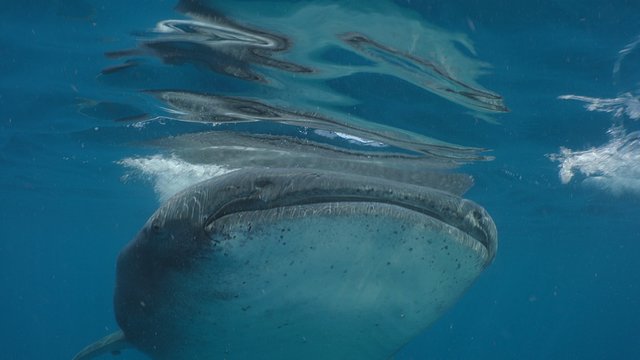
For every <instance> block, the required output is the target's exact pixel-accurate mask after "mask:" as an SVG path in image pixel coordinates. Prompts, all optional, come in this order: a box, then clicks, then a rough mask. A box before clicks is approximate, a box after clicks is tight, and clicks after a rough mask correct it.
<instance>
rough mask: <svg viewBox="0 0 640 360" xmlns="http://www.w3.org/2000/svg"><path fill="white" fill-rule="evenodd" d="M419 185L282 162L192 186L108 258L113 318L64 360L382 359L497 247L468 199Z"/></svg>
mask: <svg viewBox="0 0 640 360" xmlns="http://www.w3.org/2000/svg"><path fill="white" fill-rule="evenodd" d="M427 185H428V184H425V185H416V184H407V183H403V182H397V181H393V180H389V179H383V178H378V177H373V176H363V175H355V174H351V173H345V172H334V171H326V170H319V169H291V168H282V169H267V168H245V169H241V170H237V171H234V172H231V173H228V174H225V175H222V176H219V177H215V178H212V179H209V180H206V181H203V182H200V183H197V184H195V185H192V186H190V187H188V188H187V189H185V190H183V191H181V192H179V193H177V194H176V195H174V196H173V197H172V198H170V199H169V200H168V201H166V202H165V203H164V204H163V205H161V206H160V208H159V209H158V210H157V211H156V212H155V213H154V214H153V215H152V216H151V217H150V218H149V220H148V221H147V222H146V224H145V225H144V226H143V227H142V229H141V230H140V231H139V233H138V234H137V236H135V237H134V239H133V240H132V241H131V242H130V243H129V244H128V245H126V247H125V248H124V249H123V250H122V252H121V253H120V255H119V257H118V260H117V271H116V287H115V295H114V310H115V315H116V320H117V323H118V325H119V327H120V329H121V330H119V331H117V332H115V333H113V334H110V335H108V336H106V337H105V338H103V339H101V340H99V341H97V342H96V343H94V344H91V345H89V346H88V347H87V348H85V349H84V350H82V351H81V352H80V353H78V354H77V355H76V356H75V357H74V358H73V359H74V360H86V359H93V358H95V357H97V356H99V355H101V354H105V353H109V352H111V353H119V352H120V351H122V350H123V349H125V348H135V349H137V350H139V351H142V352H143V353H145V354H147V355H148V356H149V357H150V358H152V359H158V360H165V359H167V360H168V359H172V360H181V359H185V360H186V359H189V360H193V359H380V360H382V359H389V358H392V357H393V356H394V354H395V353H397V351H398V350H399V349H400V348H402V347H403V346H404V345H405V344H406V343H408V342H409V341H410V340H411V339H412V338H414V337H415V336H416V335H418V334H420V333H421V332H422V331H424V330H425V329H426V328H427V327H428V326H429V325H430V324H431V323H433V322H434V321H435V320H436V319H437V318H438V317H439V316H440V315H442V314H443V313H444V312H445V311H446V310H447V309H448V308H449V307H450V306H451V305H452V304H453V303H454V302H455V301H456V300H457V299H458V298H459V297H460V296H461V295H462V294H463V293H464V292H465V290H466V289H468V288H469V286H470V285H471V284H472V283H473V282H474V280H475V279H476V278H477V277H478V276H479V275H480V274H481V273H482V271H483V270H484V269H485V268H486V267H487V266H488V265H489V264H490V263H491V262H492V260H493V259H494V257H495V254H496V250H497V244H498V242H497V231H496V227H495V224H494V222H493V220H492V219H491V217H490V215H489V214H488V213H487V212H486V211H485V210H484V209H483V208H482V207H481V206H479V205H477V204H475V203H474V202H472V201H470V200H466V199H463V198H461V197H460V196H458V195H454V194H452V193H449V192H446V191H442V190H438V189H435V188H432V187H429V186H427Z"/></svg>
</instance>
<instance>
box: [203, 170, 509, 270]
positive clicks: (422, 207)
mask: <svg viewBox="0 0 640 360" xmlns="http://www.w3.org/2000/svg"><path fill="white" fill-rule="evenodd" d="M314 175H315V174H314ZM278 180H279V179H274V178H273V177H272V175H266V176H261V177H257V178H256V179H255V180H253V181H252V184H251V186H252V187H253V188H254V189H255V191H253V192H251V193H250V194H247V195H245V196H240V197H236V198H233V199H231V200H229V201H228V202H226V203H224V204H222V205H221V206H219V208H218V209H217V210H216V211H215V212H213V213H212V214H211V215H210V216H209V217H208V218H207V219H206V221H205V222H204V227H205V230H206V231H207V232H213V231H215V228H216V223H217V222H218V221H219V220H221V219H222V218H225V217H228V216H232V215H235V214H238V213H245V212H259V211H266V210H274V209H280V208H298V209H303V208H305V207H308V206H316V205H323V204H325V205H327V206H329V205H330V206H332V207H333V208H334V216H339V215H338V214H339V213H338V212H337V211H335V209H338V208H340V207H349V208H354V207H357V206H366V207H369V208H370V209H373V208H374V207H380V206H386V205H391V206H392V208H395V209H396V210H395V211H396V212H402V211H403V210H408V211H411V212H415V213H418V214H421V215H423V216H425V217H428V218H430V219H433V220H436V221H438V222H441V223H444V224H446V225H448V226H451V227H453V228H455V229H457V230H459V231H461V232H463V233H465V234H467V235H469V236H470V237H471V238H473V239H474V240H476V241H477V242H478V243H480V244H482V246H483V247H484V248H485V249H486V251H487V254H488V258H489V260H490V259H491V258H493V255H494V254H495V251H496V229H495V225H494V223H493V221H492V220H491V218H490V216H489V215H488V213H487V212H486V211H485V210H484V209H483V208H482V207H480V206H478V205H476V204H475V203H473V202H472V201H469V200H465V199H460V198H458V197H456V196H454V195H451V194H448V193H445V192H442V191H439V190H435V189H431V188H428V187H422V186H414V185H407V184H402V183H396V182H393V181H386V180H382V179H375V178H368V177H360V176H353V175H349V176H346V175H343V174H338V173H335V174H333V173H322V174H317V175H316V176H313V175H312V176H311V178H310V179H308V181H307V182H306V184H298V185H302V186H301V188H300V189H298V190H291V189H290V188H291V187H293V186H292V183H285V184H282V183H280V182H279V181H278ZM347 213H348V212H347ZM345 216H347V215H345Z"/></svg>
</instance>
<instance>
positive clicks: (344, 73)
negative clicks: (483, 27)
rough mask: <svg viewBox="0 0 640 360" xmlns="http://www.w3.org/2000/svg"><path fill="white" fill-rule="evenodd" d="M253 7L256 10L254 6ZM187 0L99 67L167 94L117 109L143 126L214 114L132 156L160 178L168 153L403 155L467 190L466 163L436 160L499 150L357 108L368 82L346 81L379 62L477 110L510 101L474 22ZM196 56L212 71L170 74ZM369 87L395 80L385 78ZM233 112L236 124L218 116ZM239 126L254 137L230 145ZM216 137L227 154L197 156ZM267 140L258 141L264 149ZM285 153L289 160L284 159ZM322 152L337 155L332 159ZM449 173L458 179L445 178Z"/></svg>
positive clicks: (314, 157) (368, 10) (345, 165)
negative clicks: (491, 76) (487, 84)
mask: <svg viewBox="0 0 640 360" xmlns="http://www.w3.org/2000/svg"><path fill="white" fill-rule="evenodd" d="M249 8H250V9H252V11H244V9H249ZM176 10H177V11H178V12H179V13H180V14H182V16H184V18H182V19H161V20H159V21H158V22H157V23H156V24H155V26H153V28H152V29H151V30H149V31H145V32H142V33H138V34H136V35H137V37H138V47H137V48H135V49H125V50H118V51H111V52H108V53H107V56H109V57H111V58H113V59H116V60H118V61H120V63H118V64H114V65H113V66H111V67H108V68H106V69H104V70H103V71H102V73H101V76H102V78H103V81H104V82H107V83H110V84H114V85H117V86H124V87H128V88H130V89H131V90H132V91H134V90H135V91H139V90H140V89H142V90H143V91H142V92H141V93H143V94H147V95H150V96H151V97H152V98H154V99H156V100H157V101H159V102H156V103H155V106H154V107H153V108H152V109H151V110H149V111H142V110H140V111H139V112H140V113H141V114H143V115H144V118H141V116H142V115H139V114H137V112H135V111H131V113H132V114H135V115H129V116H120V117H119V118H118V119H117V120H121V121H127V120H131V121H134V122H135V121H140V120H142V122H141V123H136V124H134V127H136V128H141V127H144V124H145V123H148V122H157V121H160V122H163V123H164V122H166V121H173V122H184V123H199V124H205V125H209V126H210V127H209V128H204V129H198V130H195V131H196V132H197V134H192V132H193V131H194V130H193V129H191V128H190V129H189V130H185V131H184V134H183V136H182V137H179V136H178V137H175V138H171V139H170V140H166V139H165V141H163V142H158V141H155V142H154V141H152V142H150V143H149V144H147V145H149V146H152V147H153V146H157V145H158V144H159V143H162V146H161V147H160V148H161V149H162V151H163V154H165V155H164V158H162V157H160V158H158V157H157V156H150V157H148V158H147V159H146V160H147V161H145V160H144V159H143V158H130V159H126V160H125V161H124V162H123V163H124V164H127V165H128V166H129V167H133V168H137V169H139V170H140V171H141V172H142V173H145V174H148V175H152V176H153V177H155V178H156V181H160V180H159V177H161V176H163V174H166V173H167V172H166V171H164V172H163V171H160V170H153V169H156V168H158V166H157V164H158V162H159V161H163V160H162V159H164V161H166V164H165V165H166V166H169V164H173V165H171V166H177V165H176V164H178V163H180V164H182V165H180V166H184V167H193V166H204V165H213V166H218V167H222V168H224V169H228V168H230V169H233V168H239V167H242V166H285V165H286V166H304V167H317V168H323V169H325V168H328V169H331V170H355V171H357V172H359V173H365V174H369V175H374V174H379V175H380V176H383V177H385V176H388V175H385V174H389V173H390V170H389V169H394V170H393V171H394V172H395V175H394V177H395V178H396V179H397V180H402V181H409V182H413V183H422V184H423V185H429V186H434V187H440V188H446V190H449V191H452V192H455V193H461V192H463V191H464V190H466V189H467V188H468V186H470V184H471V183H470V180H469V178H468V177H465V176H461V177H459V178H456V179H455V180H452V179H450V178H447V177H446V176H445V175H444V174H441V175H440V176H435V175H433V174H435V173H437V172H440V173H444V172H447V171H449V170H450V169H452V168H455V167H456V166H458V165H460V164H464V163H469V162H473V161H483V160H490V159H491V157H490V156H488V155H487V154H486V153H485V149H482V148H476V147H468V146H464V144H451V143H449V142H446V141H442V140H441V139H436V138H432V137H428V136H425V135H422V134H417V133H414V132H412V131H408V130H406V129H402V128H400V127H394V126H389V125H382V124H381V123H382V122H384V121H382V120H378V119H375V118H367V119H364V118H362V117H360V116H358V115H354V114H351V111H350V108H351V107H353V106H354V105H357V104H358V102H359V100H358V98H357V96H356V95H355V94H354V92H350V91H347V90H345V89H344V88H343V87H344V86H343V87H342V88H341V87H340V86H336V83H340V84H349V86H353V87H356V88H357V86H358V82H359V80H358V75H359V74H367V76H371V75H378V76H380V77H381V78H380V79H383V80H385V81H387V79H388V80H389V81H392V82H393V81H396V82H397V81H402V82H404V83H406V84H407V85H408V86H413V87H415V88H416V89H420V91H422V93H423V94H424V95H423V96H424V97H425V99H429V98H433V97H434V96H435V97H439V98H441V99H444V100H446V101H448V102H451V103H452V104H455V105H454V106H460V107H461V108H462V109H464V108H467V110H465V111H470V112H471V113H472V114H473V116H475V117H476V118H483V119H484V118H488V119H490V114H492V113H501V112H506V111H508V109H507V107H506V105H505V104H504V102H503V99H502V97H501V96H500V95H498V94H495V93H493V92H491V91H490V90H487V89H485V88H483V87H482V86H481V85H480V84H478V83H477V79H478V78H479V77H480V76H481V75H483V74H485V73H486V72H487V69H488V68H489V66H488V65H487V64H486V63H484V62H482V61H480V60H478V59H476V57H475V50H474V49H473V45H472V44H471V42H470V41H469V39H468V38H467V37H466V36H465V35H464V34H460V33H454V32H451V31H447V30H444V29H439V28H438V27H436V26H434V25H431V24H428V23H427V22H425V21H424V19H422V18H421V17H420V16H418V15H417V14H415V13H412V12H410V11H408V10H406V9H400V8H399V7H396V6H395V5H393V4H389V3H386V2H375V3H366V5H365V4H359V5H354V4H340V5H337V4H329V3H322V2H302V3H299V2H296V3H289V4H286V5H283V4H282V3H279V4H278V6H270V3H269V2H255V3H253V2H252V3H251V5H250V6H247V3H246V2H235V1H234V2H224V3H220V4H218V3H213V2H205V1H180V2H179V3H178V5H177V6H176ZM372 24H375V26H372ZM157 60H160V63H157V62H155V61H157ZM184 69H188V71H189V74H191V76H194V75H193V74H194V73H195V74H200V75H196V76H199V77H201V79H202V80H201V81H194V82H191V83H190V82H179V81H174V80H172V77H173V76H177V77H180V76H181V75H180V71H184ZM205 79H206V80H205ZM381 85H384V81H381ZM366 90H370V91H373V92H377V93H380V94H385V89H384V87H381V88H374V89H366ZM389 100H396V99H389ZM125 107H126V105H124V104H122V105H120V108H125ZM443 116H446V114H444V115H443ZM421 121H426V120H421ZM221 125H223V126H224V128H222V129H212V128H211V126H214V127H215V126H221ZM211 130H215V131H211ZM220 131H222V132H220ZM178 133H180V132H178ZM173 134H175V132H174V133H173ZM310 134H311V135H310ZM238 139H242V143H243V144H242V146H236V147H234V148H233V149H234V150H233V153H232V154H231V153H230V152H229V151H228V149H229V142H230V141H231V142H233V141H238ZM336 139H338V141H335V140H336ZM159 140H161V139H159ZM292 144H296V145H295V146H293V148H292ZM212 149H216V151H215V153H216V155H207V156H199V157H197V159H196V157H194V156H193V154H196V153H198V154H213V153H214V152H213V151H212ZM223 149H227V150H223ZM255 149H260V156H256V151H255ZM283 153H285V154H286V156H287V159H288V160H287V161H286V162H287V164H284V163H283V161H282V160H281V158H282V156H281V155H282V154H283ZM187 154H190V155H187ZM221 154H224V156H221ZM323 157H327V158H333V159H335V163H333V164H332V165H331V166H329V165H328V164H329V162H328V161H327V160H326V159H324V160H323ZM363 159H367V160H366V161H364V160H363ZM151 160H153V161H151ZM176 161H178V162H177V163H176ZM151 163H153V164H156V165H154V166H153V167H151V165H150V164H151ZM166 166H165V167H166ZM152 168H153V169H152ZM216 169H217V168H216ZM203 173H207V174H211V172H206V171H203ZM443 179H449V180H447V181H451V182H452V184H456V185H452V186H450V187H448V188H447V187H446V186H443V185H442V184H443V182H444V181H443ZM187 185H188V184H187Z"/></svg>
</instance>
